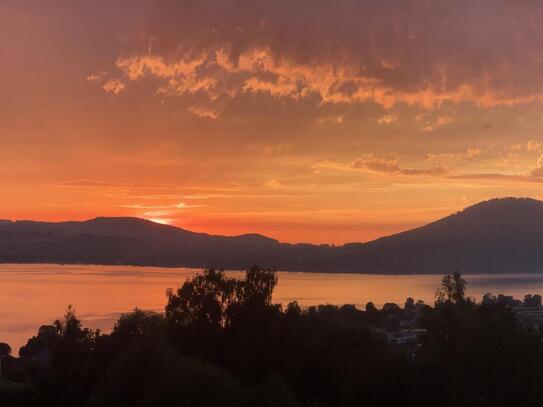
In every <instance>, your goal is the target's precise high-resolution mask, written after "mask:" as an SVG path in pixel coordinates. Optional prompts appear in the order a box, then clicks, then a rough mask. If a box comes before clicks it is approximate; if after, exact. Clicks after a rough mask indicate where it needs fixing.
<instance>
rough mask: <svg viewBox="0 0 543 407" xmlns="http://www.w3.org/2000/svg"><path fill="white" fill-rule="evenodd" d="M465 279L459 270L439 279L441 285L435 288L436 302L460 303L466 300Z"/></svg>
mask: <svg viewBox="0 0 543 407" xmlns="http://www.w3.org/2000/svg"><path fill="white" fill-rule="evenodd" d="M466 285H467V283H466V280H464V279H463V278H462V274H461V273H460V272H459V271H455V272H453V273H452V274H450V273H449V274H446V275H445V276H443V279H442V280H441V287H440V288H439V289H438V290H437V293H436V297H437V301H438V302H445V301H448V302H452V303H455V304H460V303H463V302H465V301H466Z"/></svg>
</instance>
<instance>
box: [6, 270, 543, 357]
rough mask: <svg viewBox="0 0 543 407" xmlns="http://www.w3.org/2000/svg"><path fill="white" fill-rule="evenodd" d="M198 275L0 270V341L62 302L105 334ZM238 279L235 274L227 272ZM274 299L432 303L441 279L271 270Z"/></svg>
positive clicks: (20, 335)
mask: <svg viewBox="0 0 543 407" xmlns="http://www.w3.org/2000/svg"><path fill="white" fill-rule="evenodd" d="M197 272H199V270H196V269H182V268H175V269H165V268H156V267H130V266H84V265H67V266H63V265H50V264H47V265H43V264H38V265H28V264H7V265H6V264H5V265H0V341H4V342H7V343H9V344H10V345H11V346H12V347H13V349H14V350H18V348H19V347H20V346H21V345H23V344H24V343H26V340H27V339H28V338H30V337H31V336H33V335H35V334H36V332H37V330H38V328H39V327H40V326H41V325H44V324H50V323H52V322H53V320H55V319H57V318H61V317H62V316H63V314H64V312H65V310H66V307H67V305H68V304H71V305H73V306H74V307H75V309H76V312H77V314H78V316H79V317H80V318H81V319H82V320H83V324H84V325H85V326H87V327H91V328H100V329H102V330H104V331H108V330H109V329H111V327H112V326H113V324H114V323H115V321H116V320H117V318H118V317H119V315H120V314H121V313H123V312H128V311H130V310H132V309H134V308H135V307H139V308H142V309H151V310H156V311H161V310H163V308H164V305H165V304H166V295H165V292H166V289H167V288H177V287H179V286H181V285H182V284H183V282H184V281H185V280H186V279H187V278H189V277H190V276H192V275H194V274H195V273H197ZM228 273H229V274H230V275H236V276H241V275H242V274H243V273H242V272H235V271H233V272H228ZM278 278H279V283H278V286H277V288H276V290H275V293H274V298H273V300H274V301H275V302H280V303H282V304H284V305H286V304H288V303H289V302H291V301H298V302H299V303H300V304H301V305H302V306H310V305H317V304H335V305H343V304H355V305H357V306H358V307H362V308H363V307H364V306H365V304H366V303H367V302H368V301H373V302H374V303H375V304H376V305H377V306H378V307H380V306H382V305H383V304H384V303H386V302H395V303H398V304H400V305H401V304H403V303H404V301H405V299H406V298H407V297H413V298H415V300H419V299H420V300H423V301H424V302H426V303H427V304H432V303H433V301H434V294H435V290H436V288H437V287H438V285H439V283H440V279H441V276H440V275H368V274H326V273H289V272H278ZM466 279H467V281H468V294H469V295H470V296H472V297H475V299H477V300H480V298H481V297H482V295H484V294H485V293H487V292H492V293H494V294H498V293H502V294H507V295H513V296H515V297H517V298H522V297H523V296H524V294H527V293H543V275H539V274H500V275H485V274H478V275H467V276H466Z"/></svg>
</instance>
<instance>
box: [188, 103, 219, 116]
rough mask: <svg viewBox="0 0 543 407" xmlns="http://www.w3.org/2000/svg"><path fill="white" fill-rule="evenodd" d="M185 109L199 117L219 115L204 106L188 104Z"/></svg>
mask: <svg viewBox="0 0 543 407" xmlns="http://www.w3.org/2000/svg"><path fill="white" fill-rule="evenodd" d="M187 110H188V111H189V112H191V113H192V114H194V115H196V116H198V117H199V118H201V119H216V118H218V117H219V116H220V113H219V112H218V111H216V110H213V109H211V108H209V107H204V106H189V107H188V108H187Z"/></svg>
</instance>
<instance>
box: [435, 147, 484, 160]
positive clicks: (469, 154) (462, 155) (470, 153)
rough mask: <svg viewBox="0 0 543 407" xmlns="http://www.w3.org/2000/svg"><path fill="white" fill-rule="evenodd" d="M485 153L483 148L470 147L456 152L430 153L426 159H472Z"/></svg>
mask: <svg viewBox="0 0 543 407" xmlns="http://www.w3.org/2000/svg"><path fill="white" fill-rule="evenodd" d="M483 153H485V150H483V149H482V148H476V147H470V148H468V149H466V150H465V151H461V152H454V153H450V152H449V153H428V154H427V156H426V159H427V160H429V161H460V160H471V159H474V158H475V157H479V156H480V155H482V154H483Z"/></svg>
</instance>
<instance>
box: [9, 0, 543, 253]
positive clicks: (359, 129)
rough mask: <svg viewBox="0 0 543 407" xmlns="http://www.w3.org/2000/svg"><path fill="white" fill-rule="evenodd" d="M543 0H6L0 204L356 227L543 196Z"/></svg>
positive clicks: (387, 226) (31, 215)
mask: <svg viewBox="0 0 543 407" xmlns="http://www.w3.org/2000/svg"><path fill="white" fill-rule="evenodd" d="M541 15H543V3H541V2H539V1H532V0H530V1H528V0H525V1H523V0H521V1H509V0H507V1H506V0H469V1H468V0H459V1H450V0H435V1H429V0H380V1H360V0H334V1H330V0H328V1H324V0H295V1H293V0H266V1H264V0H185V1H183V0H178V1H170V0H163V1H151V0H130V1H122V0H119V1H115V2H111V1H105V0H97V1H92V2H89V1H74V0H70V1H68V0H48V1H42V0H40V1H38V0H34V1H32V0H28V1H27V0H2V1H1V2H0V61H1V63H0V85H1V88H0V89H1V90H0V163H1V165H0V198H1V199H0V218H4V219H34V220H44V221H63V220H82V219H90V218H94V217H96V216H137V217H141V218H146V219H150V220H154V221H158V222H162V223H169V224H172V225H175V226H179V227H183V228H186V229H189V230H194V231H199V232H207V233H213V234H225V235H237V234H243V233H262V234H265V235H267V236H270V237H274V238H276V239H279V240H281V241H285V242H312V243H332V244H342V243H344V242H349V241H367V240H370V239H374V238H376V237H379V236H384V235H389V234H392V233H396V232H399V231H402V230H407V229H410V228H413V227H416V226H420V225H423V224H425V223H427V222H430V221H433V220H436V219H438V218H440V217H442V216H446V215H448V214H450V213H453V212H456V211H458V210H461V209H462V208H464V207H466V206H469V205H471V204H474V203H477V202H479V201H481V200H485V199H490V198H493V197H503V196H528V197H532V198H536V199H543V190H542V187H543V133H542V131H543V75H542V72H543V52H542V51H541V50H542V45H543V25H542V24H541V21H540V16H541Z"/></svg>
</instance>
